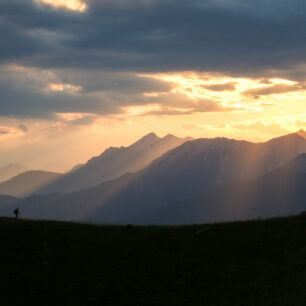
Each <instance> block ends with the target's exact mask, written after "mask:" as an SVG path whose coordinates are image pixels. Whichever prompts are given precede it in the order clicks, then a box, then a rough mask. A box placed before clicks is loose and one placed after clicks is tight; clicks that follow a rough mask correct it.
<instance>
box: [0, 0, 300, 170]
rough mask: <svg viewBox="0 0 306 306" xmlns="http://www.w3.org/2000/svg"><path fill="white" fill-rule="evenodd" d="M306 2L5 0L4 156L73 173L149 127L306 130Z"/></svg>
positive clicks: (0, 106)
mask: <svg viewBox="0 0 306 306" xmlns="http://www.w3.org/2000/svg"><path fill="white" fill-rule="evenodd" d="M305 14H306V3H305V1H304V0H256V1H254V0H188V1H186V0H1V1H0V37H1V39H0V148H1V149H0V164H5V163H7V162H22V163H25V164H26V165H28V166H30V167H36V168H46V169H55V170H58V169H57V168H62V169H63V170H66V169H68V168H69V167H71V166H73V165H74V164H76V163H79V162H84V161H86V160H87V159H88V158H89V157H91V156H92V155H96V154H99V153H101V151H102V150H103V149H105V148H106V147H108V146H110V145H112V146H120V145H128V144H130V143H131V142H133V141H134V140H136V139H137V138H139V137H141V136H143V135H144V134H146V133H149V132H151V131H154V132H156V133H157V134H158V135H160V136H164V135H166V134H168V133H172V134H176V135H178V136H193V137H215V136H226V137H232V138H240V139H248V140H252V141H263V140H266V139H269V138H272V137H275V136H278V135H282V134H286V133H290V132H293V131H296V130H299V129H301V128H306V58H305V54H306V30H305V29H306V18H305Z"/></svg>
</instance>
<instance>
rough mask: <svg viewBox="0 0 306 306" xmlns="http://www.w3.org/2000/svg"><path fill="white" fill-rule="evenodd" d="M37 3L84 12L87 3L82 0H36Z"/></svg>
mask: <svg viewBox="0 0 306 306" xmlns="http://www.w3.org/2000/svg"><path fill="white" fill-rule="evenodd" d="M37 1H38V2H39V3H43V4H47V5H51V6H53V7H55V8H63V9H68V10H72V11H79V12H84V11H85V10H86V8H87V5H86V4H85V3H84V2H83V1H82V0H37Z"/></svg>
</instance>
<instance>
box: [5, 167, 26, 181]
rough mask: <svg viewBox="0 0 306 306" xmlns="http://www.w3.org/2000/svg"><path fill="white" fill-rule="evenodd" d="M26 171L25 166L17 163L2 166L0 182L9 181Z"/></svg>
mask: <svg viewBox="0 0 306 306" xmlns="http://www.w3.org/2000/svg"><path fill="white" fill-rule="evenodd" d="M28 170H29V169H28V168H27V167H26V166H24V165H22V164H17V163H12V164H8V165H5V166H2V167H0V182H3V181H6V180H9V179H11V178H12V177H14V176H16V175H18V174H20V173H22V172H25V171H28Z"/></svg>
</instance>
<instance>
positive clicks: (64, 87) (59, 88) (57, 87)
mask: <svg viewBox="0 0 306 306" xmlns="http://www.w3.org/2000/svg"><path fill="white" fill-rule="evenodd" d="M48 89H49V90H51V91H55V92H70V93H77V92H78V91H80V90H81V89H82V87H81V86H74V85H71V84H61V83H51V84H49V86H48Z"/></svg>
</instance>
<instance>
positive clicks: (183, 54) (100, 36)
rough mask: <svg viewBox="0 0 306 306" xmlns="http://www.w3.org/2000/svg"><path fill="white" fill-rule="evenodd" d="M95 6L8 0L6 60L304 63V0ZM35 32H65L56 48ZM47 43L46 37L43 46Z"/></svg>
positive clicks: (202, 66)
mask: <svg viewBox="0 0 306 306" xmlns="http://www.w3.org/2000/svg"><path fill="white" fill-rule="evenodd" d="M87 4H88V10H87V11H86V12H84V13H76V12H67V11H61V10H53V9H50V8H49V9H47V8H45V9H44V8H42V7H39V6H37V5H35V4H34V2H33V1H30V0H22V1H21V0H10V1H8V0H3V1H1V4H0V12H1V13H0V14H1V17H0V18H1V20H2V22H4V23H6V27H8V28H9V30H8V31H9V32H11V33H13V34H12V38H10V37H6V40H7V43H8V47H9V51H10V52H4V54H2V53H1V58H2V60H9V59H10V58H11V56H10V54H14V55H15V57H16V58H17V59H18V60H19V61H21V62H23V63H27V64H29V65H36V66H44V67H92V68H104V69H109V70H122V69H126V70H131V69H133V70H137V71H171V70H212V71H222V72H227V73H237V74H239V73H244V74H245V73H247V74H255V73H264V72H265V71H267V70H271V69H288V70H290V67H294V65H297V64H299V63H300V62H301V61H304V54H305V51H306V50H305V49H306V40H305V30H304V29H305V27H306V19H305V18H304V14H305V13H306V8H305V4H303V2H302V1H299V0H291V1H289V0H278V1H269V3H267V2H266V1H251V0H245V1H226V0H224V1H220V0H219V1H217V0H216V1H208V0H202V1H199V0H190V1H185V0H175V1H174V0H152V1H144V0H143V1H141V0H138V1H136V0H130V1H118V0H117V1H116V0H114V1H105V0H100V1H98V0H96V1H93V0H91V1H87ZM35 30H36V31H37V30H45V31H50V32H53V35H55V36H56V35H58V38H57V39H56V41H53V42H52V41H49V44H50V47H51V49H49V50H50V51H48V50H47V49H45V46H44V45H42V46H39V45H37V39H39V38H41V36H46V35H47V34H46V33H44V32H41V33H39V32H36V33H35ZM30 34H31V35H34V37H33V36H31V35H30ZM35 34H36V35H37V36H36V37H35ZM14 35H15V36H16V35H18V37H22V39H21V41H22V42H23V44H24V45H25V46H26V51H25V54H19V53H20V50H19V49H20V40H17V41H16V39H14ZM29 35H30V36H29ZM47 42H48V41H47ZM47 42H46V37H43V39H42V44H47ZM1 49H3V48H1ZM38 51H40V52H39V54H37V52H38ZM31 52H32V53H31Z"/></svg>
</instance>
